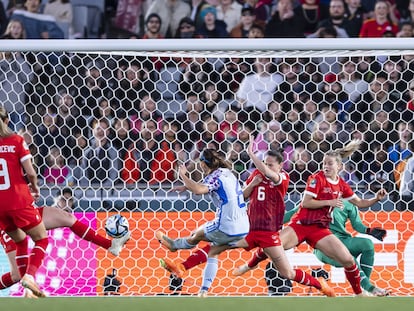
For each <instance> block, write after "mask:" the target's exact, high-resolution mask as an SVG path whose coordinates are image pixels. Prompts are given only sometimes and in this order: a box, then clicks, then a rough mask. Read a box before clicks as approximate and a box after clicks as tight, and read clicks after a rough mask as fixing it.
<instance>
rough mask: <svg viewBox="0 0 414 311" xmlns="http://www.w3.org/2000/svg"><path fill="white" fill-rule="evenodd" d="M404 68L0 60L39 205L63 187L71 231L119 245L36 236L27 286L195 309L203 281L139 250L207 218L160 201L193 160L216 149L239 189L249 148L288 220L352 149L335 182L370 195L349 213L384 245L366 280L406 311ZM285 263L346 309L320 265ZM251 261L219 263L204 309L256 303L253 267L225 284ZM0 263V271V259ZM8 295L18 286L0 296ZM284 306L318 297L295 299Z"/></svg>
mask: <svg viewBox="0 0 414 311" xmlns="http://www.w3.org/2000/svg"><path fill="white" fill-rule="evenodd" d="M411 53H412V51H403V50H400V51H389V50H388V51H380V50H376V51H355V50H354V51H342V50H341V51H285V52H283V51H282V52H278V53H275V52H268V51H263V52H260V51H254V52H252V51H244V52H243V51H234V52H221V53H218V52H217V51H211V52H208V51H205V52H200V51H193V52H185V51H182V52H177V51H174V52H116V53H115V52H113V53H110V52H100V53H88V52H70V53H69V52H63V53H52V52H51V53H42V52H5V53H2V54H1V55H2V56H1V60H0V68H1V70H0V75H1V78H0V81H1V82H0V83H1V88H0V102H1V103H2V104H3V105H4V106H5V107H6V108H7V110H8V111H9V114H10V121H11V123H10V124H11V126H12V127H13V129H14V130H16V131H18V132H19V133H20V134H21V135H23V136H24V137H25V139H26V142H27V143H28V145H29V146H30V149H31V151H32V154H33V156H34V163H35V165H36V167H37V169H38V172H39V180H40V181H41V194H42V195H41V201H40V202H39V205H52V204H54V198H55V197H56V196H57V195H58V193H59V192H60V191H61V190H62V189H63V188H65V187H70V188H71V189H72V190H73V192H74V197H75V199H76V203H75V204H76V205H75V207H74V212H75V215H76V216H77V217H78V218H79V219H80V220H81V221H82V222H85V223H88V224H89V225H90V226H91V227H93V228H96V229H97V230H98V232H99V233H101V234H105V231H104V229H103V226H104V223H105V220H106V219H107V218H108V217H109V216H110V215H112V214H113V213H117V212H121V213H122V214H123V215H124V216H126V217H127V218H128V219H129V222H130V229H131V232H132V239H131V241H129V242H128V246H127V248H125V249H124V250H123V251H122V252H121V255H120V256H119V257H118V258H115V257H113V256H112V255H110V254H109V253H108V252H107V251H106V250H104V249H100V248H98V247H96V246H94V245H92V244H90V243H88V242H85V241H82V240H80V239H79V238H77V237H76V236H75V235H74V234H73V233H72V232H71V231H70V230H69V229H56V230H53V231H50V235H51V237H52V239H51V243H50V244H51V245H50V246H49V249H48V254H47V257H46V259H45V261H44V265H43V267H42V268H41V269H40V271H39V273H38V282H39V283H40V284H41V285H42V287H44V288H45V289H46V291H47V292H48V293H49V295H102V294H104V293H112V294H122V295H157V294H170V293H174V292H175V293H177V292H179V293H183V294H186V293H188V294H193V293H197V292H198V289H199V286H200V284H201V276H202V269H203V267H204V266H203V265H201V266H198V267H195V268H193V269H191V270H190V271H188V272H187V274H186V276H185V278H184V283H183V284H181V283H179V282H178V283H177V281H176V280H172V279H171V277H170V275H169V273H167V272H166V271H165V270H164V269H162V268H161V267H160V264H159V258H163V257H166V256H168V257H169V258H171V259H173V260H176V261H177V262H180V261H183V260H184V259H185V258H186V257H187V256H188V255H189V254H190V252H189V251H179V252H177V253H172V254H171V253H167V252H166V250H165V249H164V248H162V247H161V246H160V244H159V243H158V241H156V239H155V236H154V233H155V231H156V230H158V229H160V228H162V229H163V230H165V231H167V232H168V233H169V235H170V236H171V237H182V236H186V235H188V234H190V233H191V232H192V230H194V229H195V228H197V227H198V226H200V225H202V224H203V223H204V222H205V221H206V220H210V219H212V218H213V215H214V210H213V207H212V205H211V203H210V201H209V200H208V198H205V197H202V196H196V195H192V194H190V193H183V194H177V193H176V192H172V191H170V190H171V189H172V187H173V186H174V185H175V184H176V179H177V174H176V168H177V166H178V165H179V164H180V163H187V162H189V161H191V160H194V159H197V157H198V155H199V153H200V152H201V150H202V149H203V148H205V147H209V148H215V149H217V150H219V151H221V152H222V153H223V154H225V155H226V156H227V158H228V159H229V160H231V161H232V163H233V168H234V170H235V172H236V173H237V174H238V177H239V178H240V180H241V181H245V180H246V178H247V176H248V174H249V172H250V171H251V169H252V167H251V163H250V159H249V157H248V156H247V153H246V146H247V143H248V139H249V136H250V135H251V134H255V135H257V136H256V140H255V147H254V149H255V151H256V152H258V153H259V154H264V153H265V152H266V151H267V150H268V149H269V148H277V149H280V148H282V149H283V153H284V157H285V163H284V169H285V170H286V171H287V172H288V173H289V174H290V177H291V183H290V188H289V192H288V196H287V198H286V204H287V208H288V209H291V208H293V207H294V206H295V205H296V204H297V203H298V202H299V201H300V198H301V194H302V192H303V189H304V185H305V183H306V179H307V177H308V176H309V175H310V174H312V173H313V172H315V171H316V170H317V169H318V168H319V164H320V163H321V159H322V156H323V154H324V152H326V151H327V150H331V149H334V148H337V147H341V146H343V145H344V144H345V143H346V142H348V141H350V140H351V139H353V138H361V139H362V140H363V146H362V148H361V150H360V152H357V153H356V154H354V155H353V156H352V158H350V159H349V160H348V161H347V162H345V163H344V170H343V172H342V173H341V174H342V177H343V178H344V179H345V180H346V181H347V182H349V183H350V184H351V186H352V187H354V189H355V191H356V193H357V194H358V195H360V196H361V197H364V198H369V197H372V196H373V195H374V193H375V192H376V191H377V190H378V189H380V188H385V189H387V190H388V192H389V193H390V194H389V196H388V198H387V199H386V200H385V201H383V202H381V203H377V204H376V205H374V206H373V207H372V208H371V210H370V211H366V212H362V213H361V217H362V218H363V221H364V223H365V224H366V225H367V226H370V227H371V226H372V227H374V226H378V227H384V228H386V229H387V230H388V235H387V237H386V239H385V240H384V242H379V241H376V240H373V242H374V244H375V252H376V254H375V263H374V269H373V274H372V276H371V279H372V282H373V283H374V284H375V285H377V286H378V287H381V288H388V289H392V291H393V293H394V294H396V295H409V294H410V292H409V290H408V289H409V288H411V287H412V283H413V282H414V272H413V269H412V267H413V262H412V261H413V259H412V258H414V256H413V252H414V243H413V241H412V233H413V230H414V228H413V226H414V225H413V224H414V222H413V221H412V220H413V219H412V218H413V216H412V213H411V210H413V209H414V208H413V201H412V198H411V197H410V196H404V197H401V195H400V189H399V188H400V183H399V178H400V177H399V175H398V172H399V171H400V172H402V170H401V169H398V167H399V164H401V163H402V162H403V160H404V159H406V158H408V157H409V156H410V155H411V151H409V149H408V143H409V141H410V140H411V139H412V135H413V117H412V112H413V109H414V108H413V105H412V102H411V96H412V94H411V91H410V88H411V87H412V85H411V84H410V83H411V81H412V80H413V66H414V65H413V62H412V59H413V56H412V55H411ZM190 172H191V177H192V178H194V179H195V180H200V179H201V178H202V173H201V171H200V169H199V168H198V167H197V166H196V165H194V166H193V167H190ZM410 174H412V172H410ZM411 176H412V175H411ZM409 192H410V191H408V192H407V193H409ZM411 193H412V190H411ZM351 231H352V230H351ZM201 246H202V245H201ZM288 255H289V259H290V261H291V263H292V265H294V266H295V267H300V268H303V269H304V270H306V271H311V270H312V269H314V270H315V271H317V270H318V269H320V268H322V269H323V270H325V271H326V272H327V276H328V278H329V282H330V284H331V285H332V286H333V287H334V289H335V291H336V292H337V293H338V294H340V295H350V294H351V293H352V290H351V288H350V286H349V285H348V283H347V282H346V280H345V276H344V273H343V270H342V269H337V268H332V267H331V266H328V265H324V264H322V263H321V262H319V261H318V260H317V259H316V257H315V256H314V255H313V254H312V250H311V249H310V248H309V247H307V246H306V245H301V246H299V247H298V248H297V249H295V250H294V251H293V250H291V251H288ZM251 256H252V254H251V253H248V252H245V251H243V250H231V251H227V252H224V253H223V254H221V255H220V265H219V272H218V276H217V278H216V280H215V282H214V283H213V287H212V289H211V294H213V295H225V296H227V295H267V294H268V293H269V288H268V283H266V275H265V273H266V272H265V271H266V263H262V264H261V265H260V266H259V268H258V269H255V270H253V271H252V272H249V273H247V274H246V275H245V276H243V277H238V278H236V277H233V276H232V275H231V271H232V270H233V268H235V267H236V266H238V265H240V264H242V263H243V262H245V261H246V260H248V259H249V258H250V257H251ZM0 261H4V262H7V261H6V259H5V255H4V254H0ZM4 266H7V265H2V268H1V269H3V272H4V271H5V270H7V268H3V267H4ZM281 286H285V283H284V284H283V285H281ZM177 288H178V289H179V290H178V291H176V289H177ZM19 293H20V288H19V287H18V286H14V287H12V288H11V290H10V291H6V292H5V291H3V295H5V294H6V295H7V294H12V295H17V294H19ZM291 295H319V293H317V292H312V291H310V290H309V288H307V287H304V286H301V285H298V284H295V283H294V284H293V289H292V290H291Z"/></svg>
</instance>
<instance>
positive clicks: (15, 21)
mask: <svg viewBox="0 0 414 311" xmlns="http://www.w3.org/2000/svg"><path fill="white" fill-rule="evenodd" d="M14 24H19V25H20V27H21V28H22V33H21V35H20V38H16V39H26V30H25V28H24V25H23V23H22V22H21V21H19V20H18V19H11V20H10V21H9V23H8V24H7V28H6V31H5V32H4V35H10V34H11V32H12V27H13V25H14ZM13 39H14V38H13Z"/></svg>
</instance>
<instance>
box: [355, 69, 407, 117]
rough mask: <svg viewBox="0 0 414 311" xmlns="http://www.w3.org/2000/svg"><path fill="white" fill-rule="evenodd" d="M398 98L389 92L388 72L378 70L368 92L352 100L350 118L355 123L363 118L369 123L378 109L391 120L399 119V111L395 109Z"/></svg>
mask: <svg viewBox="0 0 414 311" xmlns="http://www.w3.org/2000/svg"><path fill="white" fill-rule="evenodd" d="M397 101H398V98H395V97H394V96H393V93H392V92H390V83H389V80H388V74H387V73H385V72H379V73H377V74H376V75H375V77H374V79H373V80H372V81H371V82H370V84H369V90H368V92H366V93H364V94H362V95H361V97H360V99H359V100H357V101H355V102H354V107H353V108H351V110H350V111H351V120H352V121H353V122H355V123H358V122H361V120H364V121H365V122H367V123H369V122H371V121H372V120H373V117H374V114H375V113H377V112H378V111H379V110H384V111H386V112H388V113H389V116H388V117H389V118H390V120H391V121H393V122H398V120H400V117H401V115H400V113H399V112H397V111H395V105H396V102H397Z"/></svg>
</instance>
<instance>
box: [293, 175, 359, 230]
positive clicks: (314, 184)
mask: <svg viewBox="0 0 414 311" xmlns="http://www.w3.org/2000/svg"><path fill="white" fill-rule="evenodd" d="M305 194H307V195H310V196H312V197H313V198H314V199H315V200H333V199H339V198H342V199H348V200H349V199H351V198H352V197H354V195H355V194H354V192H353V190H352V189H351V187H350V186H349V185H348V184H347V183H346V182H345V181H344V180H343V179H342V178H340V177H339V178H338V180H336V181H333V180H331V179H328V178H326V177H325V174H324V173H323V172H322V171H320V172H318V173H316V174H313V175H311V176H309V178H308V181H307V184H306V188H305ZM333 208H334V207H333V206H324V207H321V208H303V207H302V203H301V204H300V208H299V210H298V212H297V213H296V214H295V215H294V216H293V218H292V223H300V224H302V225H312V224H318V225H319V226H321V227H323V228H328V227H329V224H330V222H331V221H332V215H331V212H332V210H333Z"/></svg>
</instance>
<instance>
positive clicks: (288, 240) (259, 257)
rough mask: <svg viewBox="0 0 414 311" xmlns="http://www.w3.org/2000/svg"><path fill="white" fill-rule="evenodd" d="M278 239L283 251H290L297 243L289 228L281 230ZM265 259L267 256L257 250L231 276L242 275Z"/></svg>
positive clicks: (293, 231) (292, 231)
mask: <svg viewBox="0 0 414 311" xmlns="http://www.w3.org/2000/svg"><path fill="white" fill-rule="evenodd" d="M279 238H280V240H281V242H282V244H283V248H284V249H285V250H288V249H291V248H293V247H295V246H296V245H298V243H299V242H298V241H299V240H298V237H297V235H296V232H295V230H294V229H293V228H292V227H290V226H288V227H285V228H283V230H281V231H280V234H279ZM266 259H267V255H266V254H265V252H264V251H263V249H262V248H258V249H257V250H256V252H255V253H254V255H253V257H252V258H251V259H250V260H249V261H248V262H247V263H246V264H243V265H241V266H239V267H237V268H236V269H234V270H233V275H235V276H240V275H243V274H244V273H246V272H248V271H250V270H252V269H254V268H256V267H257V265H258V264H259V263H260V262H262V261H263V260H266Z"/></svg>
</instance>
